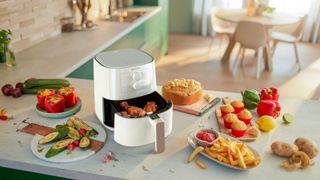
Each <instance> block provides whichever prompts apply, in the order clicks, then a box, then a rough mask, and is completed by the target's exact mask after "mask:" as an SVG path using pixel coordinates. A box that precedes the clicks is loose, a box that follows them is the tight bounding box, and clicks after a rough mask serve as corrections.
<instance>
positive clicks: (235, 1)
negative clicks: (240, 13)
mask: <svg viewBox="0 0 320 180" xmlns="http://www.w3.org/2000/svg"><path fill="white" fill-rule="evenodd" d="M242 3H243V0H221V4H222V5H221V6H222V7H223V8H232V9H239V8H242Z"/></svg>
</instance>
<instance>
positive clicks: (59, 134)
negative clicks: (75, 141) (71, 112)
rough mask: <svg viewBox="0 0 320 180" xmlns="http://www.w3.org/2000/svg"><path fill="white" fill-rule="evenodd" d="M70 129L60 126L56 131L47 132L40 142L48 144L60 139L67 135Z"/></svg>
mask: <svg viewBox="0 0 320 180" xmlns="http://www.w3.org/2000/svg"><path fill="white" fill-rule="evenodd" d="M68 131H69V129H68V128H60V129H57V130H56V131H55V132H52V133H50V134H47V135H46V136H44V137H42V138H41V139H40V140H39V141H38V144H47V143H50V142H54V141H58V140H60V139H62V138H64V137H66V136H67V134H68Z"/></svg>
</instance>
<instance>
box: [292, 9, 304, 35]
mask: <svg viewBox="0 0 320 180" xmlns="http://www.w3.org/2000/svg"><path fill="white" fill-rule="evenodd" d="M307 19H308V15H304V16H303V17H302V18H301V20H300V22H299V25H298V26H297V28H296V30H295V31H294V32H293V34H292V35H293V36H294V37H296V38H297V39H299V40H300V39H301V38H302V35H303V30H304V26H305V24H306V22H307Z"/></svg>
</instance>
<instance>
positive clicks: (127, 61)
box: [93, 49, 172, 153]
mask: <svg viewBox="0 0 320 180" xmlns="http://www.w3.org/2000/svg"><path fill="white" fill-rule="evenodd" d="M93 64H94V96H95V111H96V115H97V117H98V119H99V120H100V121H101V122H102V124H103V125H104V126H105V127H107V128H108V129H110V130H113V131H114V140H115V141H116V142H117V143H119V144H121V145H123V146H130V147H134V146H141V145H145V144H149V143H155V151H156V152H158V153H160V152H163V151H164V139H165V137H166V136H168V135H169V134H170V133H171V131H172V103H171V102H168V101H166V100H165V99H164V98H163V97H162V96H161V95H160V94H158V93H157V92H156V89H157V86H156V75H155V62H154V59H153V57H152V56H150V55H149V54H147V53H145V52H143V51H141V50H137V49H123V50H117V51H109V52H103V53H100V54H98V55H97V56H96V57H95V58H94V63H93ZM123 101H127V102H128V104H129V105H134V106H138V107H142V108H143V106H144V105H145V104H146V103H147V102H148V101H154V102H156V104H157V107H158V108H157V111H156V112H155V113H153V114H148V115H146V116H144V117H127V116H123V115H122V114H121V113H120V112H121V111H123V109H122V107H121V106H120V103H121V102H123Z"/></svg>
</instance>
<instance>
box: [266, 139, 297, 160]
mask: <svg viewBox="0 0 320 180" xmlns="http://www.w3.org/2000/svg"><path fill="white" fill-rule="evenodd" d="M271 150H272V152H273V154H275V155H278V156H281V157H291V156H292V155H293V153H294V152H296V151H298V148H297V146H295V145H293V144H289V143H286V142H281V141H275V142H273V143H272V144H271Z"/></svg>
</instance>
